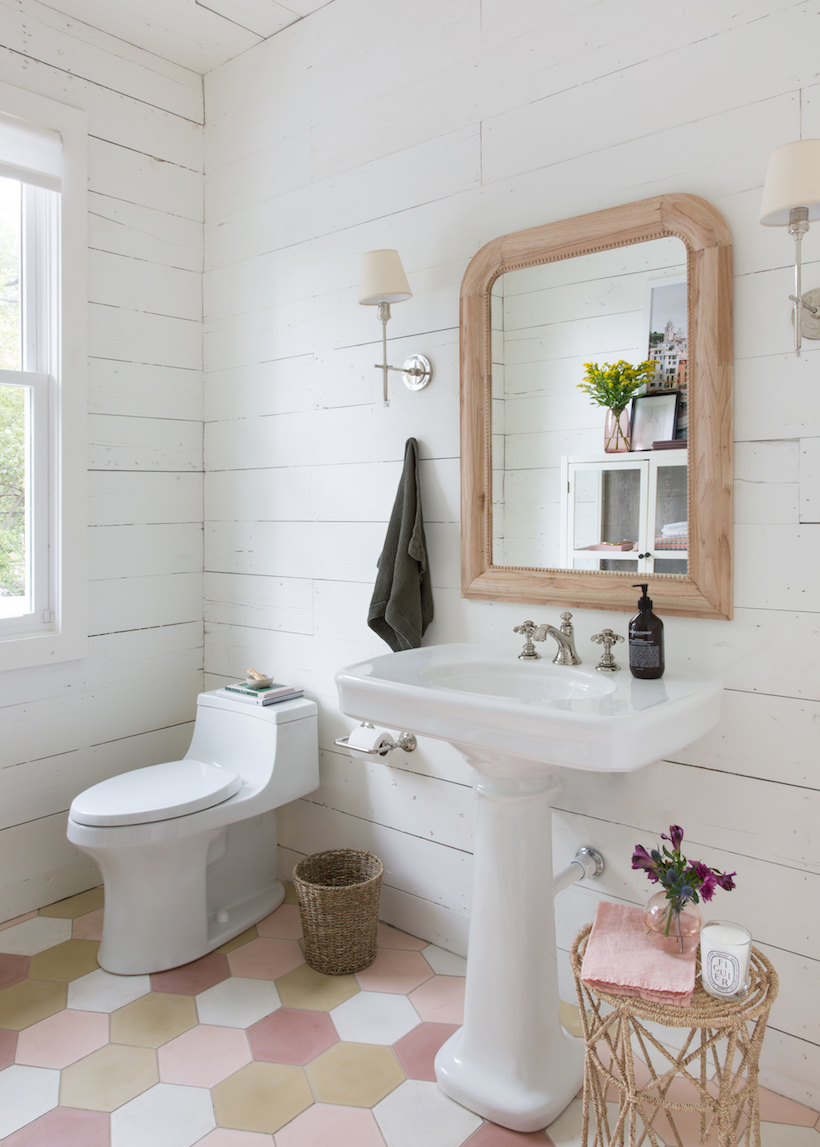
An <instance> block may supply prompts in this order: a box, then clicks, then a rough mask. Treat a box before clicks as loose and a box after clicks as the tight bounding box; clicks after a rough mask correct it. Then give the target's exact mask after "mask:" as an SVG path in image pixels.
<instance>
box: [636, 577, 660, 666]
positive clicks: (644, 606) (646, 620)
mask: <svg viewBox="0 0 820 1147" xmlns="http://www.w3.org/2000/svg"><path fill="white" fill-rule="evenodd" d="M633 588H634V589H642V590H643V594H642V595H641V597H640V599H639V601H638V610H639V612H638V613H637V614H636V615H635V617H633V618H632V620H631V621H630V623H629V669H630V672H631V673H632V676H633V677H639V678H640V679H641V680H642V681H655V680H656V679H657V678H658V677H663V670H664V662H663V622H662V621H661V619H660V618H659V617H656V616H655V614H654V613H653V612H652V599H651V598H650V597H649V596H648V595H647V592H646V591H647V590H648V588H649V584H648V583H646V584H642V583H640V584H638V585H636V586H634V587H633Z"/></svg>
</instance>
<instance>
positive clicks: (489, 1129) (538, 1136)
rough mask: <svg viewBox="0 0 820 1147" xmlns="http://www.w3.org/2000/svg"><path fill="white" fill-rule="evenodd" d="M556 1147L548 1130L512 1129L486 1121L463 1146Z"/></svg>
mask: <svg viewBox="0 0 820 1147" xmlns="http://www.w3.org/2000/svg"><path fill="white" fill-rule="evenodd" d="M528 1144H529V1147H554V1144H553V1142H552V1140H551V1139H550V1137H549V1135H547V1133H546V1131H530V1132H524V1131H510V1130H508V1128H506V1127H499V1126H498V1124H497V1123H485V1124H484V1126H483V1127H479V1129H478V1131H476V1133H475V1134H474V1135H471V1136H470V1138H469V1139H468V1140H467V1141H466V1143H464V1145H463V1147H527V1145H528Z"/></svg>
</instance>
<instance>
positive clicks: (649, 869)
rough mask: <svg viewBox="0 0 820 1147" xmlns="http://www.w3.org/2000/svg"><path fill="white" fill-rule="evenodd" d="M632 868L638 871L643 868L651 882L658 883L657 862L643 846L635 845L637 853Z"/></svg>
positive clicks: (633, 856)
mask: <svg viewBox="0 0 820 1147" xmlns="http://www.w3.org/2000/svg"><path fill="white" fill-rule="evenodd" d="M632 867H633V868H637V869H641V868H642V869H643V870H644V872H645V873H646V875H647V876H648V877H649V879H650V880H652V881H653V882H657V879H658V877H657V875H656V873H655V861H654V860H653V859H652V857H651V856H650V855H649V853H648V852H647V851H646V849H645V848H644V846H643V845H642V844H636V845H635V851H634V853H633V854H632Z"/></svg>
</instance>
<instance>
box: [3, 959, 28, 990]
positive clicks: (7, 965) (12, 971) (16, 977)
mask: <svg viewBox="0 0 820 1147" xmlns="http://www.w3.org/2000/svg"><path fill="white" fill-rule="evenodd" d="M29 962H30V957H29V956H21V955H17V954H13V953H8V952H0V991H2V989H3V988H10V987H11V985H12V984H19V983H20V981H21V980H24V979H25V978H26V976H27V975H28V966H29Z"/></svg>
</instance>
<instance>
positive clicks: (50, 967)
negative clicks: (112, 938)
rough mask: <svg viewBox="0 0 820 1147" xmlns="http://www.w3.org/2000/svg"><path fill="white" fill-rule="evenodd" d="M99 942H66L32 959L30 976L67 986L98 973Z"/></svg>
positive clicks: (34, 978) (33, 978)
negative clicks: (83, 977) (89, 974)
mask: <svg viewBox="0 0 820 1147" xmlns="http://www.w3.org/2000/svg"><path fill="white" fill-rule="evenodd" d="M99 947H100V944H99V941H98V940H64V941H63V943H62V944H55V945H54V947H53V948H46V950H45V951H44V952H38V953H37V954H36V955H35V956H32V957H31V963H30V964H29V969H28V974H29V979H31V980H59V981H60V982H61V983H64V984H67V983H70V981H71V980H79V978H80V976H87V975H88V973H89V972H96V970H97V968H99V966H100V965H99V964H98V963H97V951H98V949H99Z"/></svg>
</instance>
